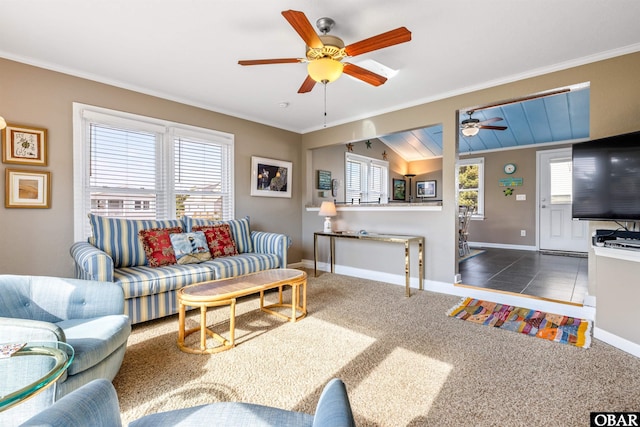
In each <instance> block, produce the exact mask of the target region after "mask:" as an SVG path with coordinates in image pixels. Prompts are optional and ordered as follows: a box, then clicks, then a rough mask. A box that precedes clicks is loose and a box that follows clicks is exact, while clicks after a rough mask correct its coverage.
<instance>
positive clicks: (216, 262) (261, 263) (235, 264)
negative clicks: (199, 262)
mask: <svg viewBox="0 0 640 427" xmlns="http://www.w3.org/2000/svg"><path fill="white" fill-rule="evenodd" d="M203 264H204V265H208V266H210V268H211V269H213V271H214V274H215V276H216V279H226V278H227V277H235V276H240V275H242V274H249V273H255V272H256V271H262V270H269V269H272V268H279V267H280V258H279V257H278V255H276V254H238V255H235V256H226V257H220V258H214V259H212V260H211V261H207V262H204V263H203Z"/></svg>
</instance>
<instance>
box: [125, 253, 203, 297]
mask: <svg viewBox="0 0 640 427" xmlns="http://www.w3.org/2000/svg"><path fill="white" fill-rule="evenodd" d="M210 262H211V261H207V262H203V263H200V264H185V265H180V264H173V265H165V266H163V267H162V268H157V267H147V266H144V265H143V266H139V267H124V268H119V269H117V270H116V271H115V274H114V277H115V281H116V282H117V283H119V284H120V285H121V286H122V289H123V290H124V298H125V299H128V298H137V297H141V296H145V295H153V294H161V293H163V292H167V291H172V290H174V289H180V288H182V287H184V286H187V285H191V284H193V283H198V282H204V281H206V280H213V279H216V276H215V274H214V269H213V268H212V266H211V264H210Z"/></svg>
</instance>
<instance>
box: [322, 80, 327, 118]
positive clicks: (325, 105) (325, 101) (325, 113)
mask: <svg viewBox="0 0 640 427" xmlns="http://www.w3.org/2000/svg"><path fill="white" fill-rule="evenodd" d="M322 85H323V86H324V127H327V83H326V82H323V83H322Z"/></svg>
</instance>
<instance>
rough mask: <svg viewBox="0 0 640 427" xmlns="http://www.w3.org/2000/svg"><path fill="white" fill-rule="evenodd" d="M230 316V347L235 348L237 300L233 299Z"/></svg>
mask: <svg viewBox="0 0 640 427" xmlns="http://www.w3.org/2000/svg"><path fill="white" fill-rule="evenodd" d="M230 307H231V309H230V312H231V313H230V315H229V347H230V348H231V347H233V346H235V342H236V299H235V298H233V299H232V300H231V304H230Z"/></svg>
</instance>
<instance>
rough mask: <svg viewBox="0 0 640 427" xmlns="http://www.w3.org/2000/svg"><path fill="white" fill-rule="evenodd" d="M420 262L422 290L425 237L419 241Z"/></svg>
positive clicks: (421, 284) (421, 286) (422, 285)
mask: <svg viewBox="0 0 640 427" xmlns="http://www.w3.org/2000/svg"><path fill="white" fill-rule="evenodd" d="M418 262H419V263H420V266H419V270H420V271H419V272H418V274H419V281H420V290H421V291H422V290H423V289H424V239H420V241H419V242H418Z"/></svg>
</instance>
